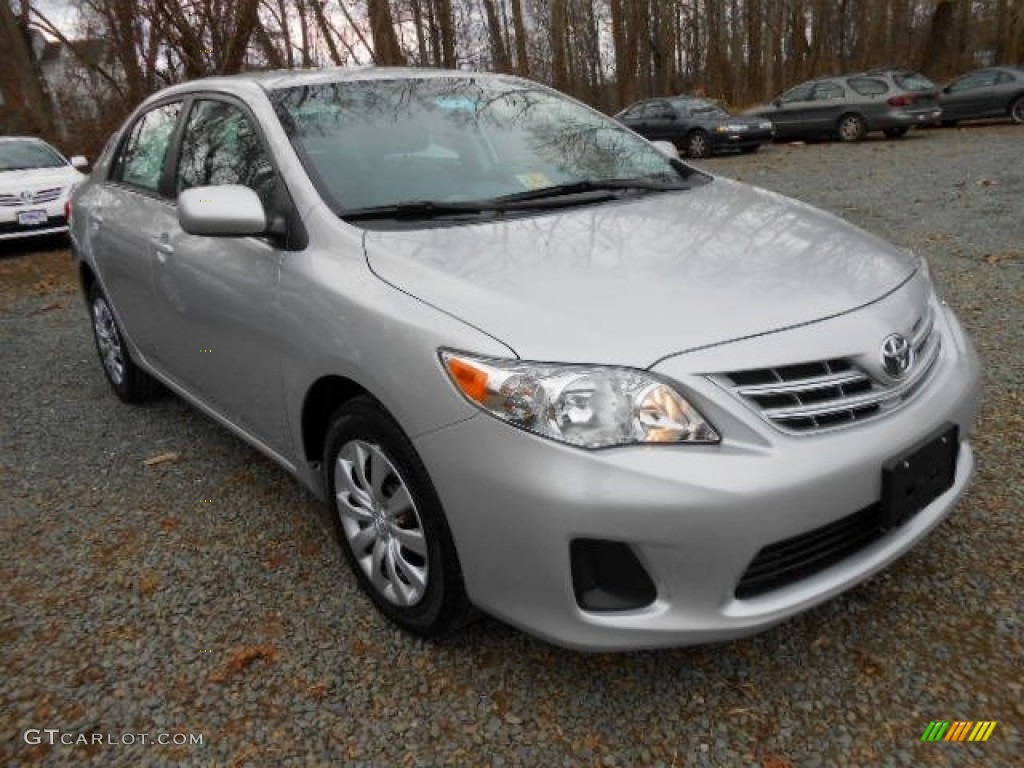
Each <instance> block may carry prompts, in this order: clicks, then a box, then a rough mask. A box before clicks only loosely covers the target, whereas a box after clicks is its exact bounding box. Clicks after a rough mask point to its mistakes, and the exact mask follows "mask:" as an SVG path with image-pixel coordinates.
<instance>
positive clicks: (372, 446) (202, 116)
mask: <svg viewBox="0 0 1024 768" xmlns="http://www.w3.org/2000/svg"><path fill="white" fill-rule="evenodd" d="M72 206H73V207H72V210H71V213H72V217H71V229H72V246H73V252H74V254H75V259H76V268H77V269H78V270H79V275H80V278H81V283H82V287H83V289H84V290H83V292H84V294H85V296H86V297H87V302H88V307H89V317H90V319H91V323H92V327H93V333H94V337H95V342H96V348H97V351H98V353H99V359H100V362H101V364H102V367H103V370H104V372H105V374H106V377H107V379H108V380H109V382H110V385H111V387H112V389H113V390H114V392H115V393H116V394H117V395H118V396H119V397H120V398H121V399H123V400H125V401H129V402H137V401H139V400H141V399H143V398H144V397H145V396H146V395H147V394H149V393H151V391H152V387H153V384H154V381H160V382H162V383H163V384H164V385H166V386H167V387H169V388H170V389H172V390H173V391H174V392H176V393H178V394H179V395H181V396H182V397H184V398H185V399H186V400H188V401H189V402H191V403H193V404H194V405H196V406H197V407H198V408H199V409H201V410H202V411H203V412H204V413H206V414H208V415H210V416H212V417H214V418H216V419H217V420H218V421H220V422H221V423H222V424H223V425H225V426H226V427H228V428H230V429H232V430H233V431H234V432H235V433H236V434H238V435H239V436H240V437H242V438H243V439H245V440H247V441H248V442H249V443H250V444H251V445H253V446H254V447H256V448H257V449H259V450H261V451H263V452H264V453H265V454H266V455H268V456H270V457H271V458H273V459H274V460H276V461H277V462H279V463H280V464H281V465H282V466H283V467H285V468H287V470H288V471H290V472H292V473H294V474H295V475H296V476H297V477H298V478H299V479H300V480H301V482H302V483H303V484H304V485H306V486H307V487H308V488H309V489H310V490H312V491H313V492H314V493H316V494H318V495H319V496H320V497H321V498H322V499H324V500H325V502H326V503H327V504H328V505H329V508H330V512H331V515H332V517H333V518H334V522H335V526H336V531H337V534H338V539H339V542H340V545H341V547H342V549H343V551H344V553H345V557H346V559H347V560H348V563H349V564H350V566H351V568H352V571H353V573H354V574H355V578H356V579H357V580H358V583H359V584H360V586H361V587H362V589H363V590H365V592H366V594H367V595H368V596H369V598H370V599H371V600H372V601H373V602H374V604H375V605H376V606H377V607H378V608H379V609H380V611H381V612H382V613H383V614H384V615H386V616H387V617H389V618H390V619H391V620H392V621H394V622H395V623H397V624H398V625H400V626H402V627H404V628H405V629H406V630H408V631H410V632H413V633H415V634H418V635H421V636H435V635H438V634H440V633H444V632H447V631H449V630H451V629H453V628H455V627H458V626H459V625H460V624H461V623H462V622H463V621H464V620H465V619H467V618H468V617H469V616H471V611H470V608H471V606H476V607H477V608H480V609H482V610H484V611H486V612H488V613H491V614H494V615H495V616H497V617H499V618H501V619H503V620H505V621H507V622H509V623H511V624H514V625H516V626H519V627H522V628H523V629H526V630H528V631H530V632H533V633H535V634H537V635H540V636H541V637H544V638H547V639H549V640H552V641H555V642H558V643H561V644H564V645H568V646H571V647H576V648H586V649H594V650H598V649H603V650H611V649H625V648H639V647H647V646H665V645H670V646H671V645H679V644H686V643H700V642H710V641H714V640H723V639H727V638H732V637H737V636H740V635H746V634H750V633H752V632H756V631H759V630H763V629H766V628H768V627H770V626H772V625H774V624H777V623H778V622H780V621H782V620H783V619H785V618H787V617H790V616H793V615H796V614H798V613H800V612H802V611H806V610H808V609H810V608H811V607H813V606H815V605H817V604H819V603H822V602H824V601H825V600H828V599H830V598H832V597H834V596H835V595H837V594H839V593H840V592H842V591H844V590H846V589H849V588H851V587H852V586H854V585H855V584H858V583H859V582H862V581H863V580H865V579H867V578H869V577H870V576H871V575H872V574H875V573H877V572H878V571H880V570H881V569H883V568H885V567H886V566H888V565H889V564H891V563H892V562H893V561H894V560H896V559H897V558H898V557H899V556H900V555H902V554H903V553H905V552H907V551H908V550H909V549H910V548H911V547H913V546H914V545H915V544H917V543H918V542H919V541H920V540H921V539H922V538H923V537H924V536H925V535H926V534H927V533H928V532H929V531H931V530H932V529H933V528H935V527H936V526H937V525H939V524H940V523H941V521H942V520H943V519H944V518H945V517H946V516H947V515H948V514H949V513H950V512H951V511H952V510H953V507H954V505H955V504H956V501H957V499H958V498H959V497H960V494H961V493H963V491H964V489H965V488H966V487H967V483H968V481H969V478H970V476H971V473H972V470H973V466H974V459H973V453H972V451H971V447H970V445H969V437H970V433H971V429H972V426H973V424H974V420H975V415H976V413H977V410H978V402H979V381H980V368H979V363H978V358H977V356H976V354H975V352H974V349H973V347H972V345H971V342H970V340H969V339H968V338H967V336H966V334H965V333H964V331H963V329H962V328H961V326H960V323H959V322H958V321H957V319H956V317H955V315H954V313H953V311H952V309H951V308H950V307H949V306H948V305H947V304H946V303H945V302H943V301H942V300H941V299H939V297H938V296H937V295H936V293H935V289H934V286H933V283H932V279H931V277H930V274H929V270H928V265H927V262H926V260H925V259H924V258H923V257H921V256H917V255H914V254H911V253H910V252H908V251H906V250H905V249H902V248H897V247H896V246H894V245H890V244H888V243H886V242H885V241H884V240H882V239H880V238H878V237H875V236H873V235H871V234H868V233H866V232H863V231H861V230H859V229H857V228H856V227H854V226H853V225H851V224H849V223H847V222H845V221H843V220H841V219H839V218H837V217H835V216H831V215H829V214H827V213H824V212H822V211H818V210H815V209H814V208H812V207H810V206H807V205H804V204H801V203H797V202H794V201H791V200H787V199H786V198H784V197H782V196H781V195H778V194H774V193H769V192H765V191H763V190H758V189H755V188H753V187H749V186H747V185H745V184H741V183H739V182H735V181H731V180H729V179H724V178H715V177H713V176H711V175H709V174H706V173H703V172H701V171H699V170H697V169H695V168H693V167H691V166H689V165H687V164H685V163H683V162H681V161H680V160H678V159H676V158H669V157H667V156H666V155H664V154H662V153H661V152H660V151H658V149H657V148H656V147H654V146H652V145H651V143H650V142H648V141H645V140H643V139H641V138H640V137H639V136H637V135H636V134H634V133H633V132H632V131H629V130H627V129H625V128H624V127H623V126H622V125H621V124H619V123H617V122H615V121H614V120H612V119H610V118H608V117H605V116H603V115H601V114H599V113H597V112H595V111H594V110H591V109H589V108H587V107H585V106H583V105H581V104H579V103H578V102H576V101H574V100H572V99H569V98H567V97H565V96H563V95H561V94H559V93H558V92H556V91H554V90H552V89H550V88H547V87H545V86H543V85H539V84H536V83H531V82H529V81H526V80H522V79H519V78H513V77H508V76H504V75H489V74H479V73H468V72H443V71H433V70H410V69H389V68H372V69H351V70H313V71H296V72H260V73H248V74H244V75H237V76H233V77H221V78H211V79H206V80H199V81H196V82H192V83H184V84H179V85H176V86H173V87H171V88H169V89H167V90H164V91H162V92H160V93H157V94H155V95H153V96H152V97H150V98H149V99H147V100H146V101H145V102H144V103H143V104H142V105H141V106H140V107H139V108H138V109H137V110H136V112H135V114H133V115H132V116H131V117H130V118H129V119H128V120H127V122H126V123H125V125H124V127H123V128H122V129H121V130H120V131H119V132H118V133H117V135H116V136H115V137H114V138H113V140H112V141H110V142H109V144H108V149H107V150H105V151H104V153H103V156H102V157H101V158H100V160H99V161H98V162H97V164H96V168H95V170H94V171H93V174H92V176H91V178H90V179H89V180H88V181H87V182H85V183H84V184H83V185H82V186H81V187H79V189H78V190H77V191H76V192H75V196H74V198H73V201H72ZM112 413H113V412H112ZM238 491H239V492H241V493H244V492H245V489H244V488H242V487H240V488H239V489H238ZM343 642H344V639H343V638H339V643H343Z"/></svg>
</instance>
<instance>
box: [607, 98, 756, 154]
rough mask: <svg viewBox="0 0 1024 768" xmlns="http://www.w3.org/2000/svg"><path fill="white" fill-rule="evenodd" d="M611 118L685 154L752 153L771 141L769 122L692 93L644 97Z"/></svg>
mask: <svg viewBox="0 0 1024 768" xmlns="http://www.w3.org/2000/svg"><path fill="white" fill-rule="evenodd" d="M615 119H616V120H618V121H619V122H621V123H622V124H623V125H626V126H628V127H629V128H632V129H633V130H634V131H636V132H637V133H639V134H640V135H641V136H644V137H645V138H648V139H650V140H651V141H670V142H672V143H673V144H675V145H676V146H677V147H679V149H680V151H681V152H682V153H683V154H685V155H687V156H689V157H707V156H708V155H710V154H711V153H712V152H715V151H719V150H723V149H738V150H740V151H741V152H756V151H757V150H758V149H760V147H761V145H762V144H764V143H765V142H766V141H771V138H772V124H771V121H769V120H765V119H763V118H759V119H751V118H749V117H738V116H736V115H733V114H730V113H729V112H728V111H727V110H726V109H725V108H724V107H722V105H721V104H718V103H717V102H714V101H710V100H708V99H701V98H696V97H693V96H676V97H674V98H667V99H646V100H644V101H638V102H636V103H635V104H631V105H630V106H628V107H626V108H625V109H624V110H622V111H621V112H619V113H618V114H617V115H615Z"/></svg>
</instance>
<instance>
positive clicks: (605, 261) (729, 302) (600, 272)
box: [365, 179, 914, 368]
mask: <svg viewBox="0 0 1024 768" xmlns="http://www.w3.org/2000/svg"><path fill="white" fill-rule="evenodd" d="M365 248H366V255H367V259H368V261H369V264H370V268H371V269H372V270H373V271H374V272H375V273H376V274H377V275H378V276H379V277H380V278H382V279H383V280H385V281H387V282H388V283H390V284H392V285H394V286H395V287H397V288H399V289H401V290H402V291H405V292H406V293H409V294H412V295H413V296H416V297H418V298H420V299H421V300H423V301H425V302H428V303H429V304H432V305H433V306H435V307H437V308H439V309H441V310H442V311H445V312H447V313H449V314H451V315H454V316H456V317H458V318H460V319H462V320H463V321H465V322H467V323H470V324H472V325H474V326H476V327H477V328H479V329H481V330H482V331H484V332H486V333H488V334H490V335H492V336H494V337H496V338H497V339H499V340H501V341H502V342H504V343H505V344H507V345H508V346H509V347H511V348H512V349H513V350H514V351H515V352H516V354H518V355H519V356H520V357H521V358H523V359H530V360H546V361H559V362H592V363H608V364H616V365H628V366H634V367H640V368H645V367H648V366H650V365H652V364H654V363H655V362H656V361H657V360H659V359H660V358H662V357H664V356H666V355H671V354H676V353H680V352H685V351H688V350H693V349H696V348H700V347H706V346H709V345H713V344H720V343H723V342H727V341H730V340H734V339H739V338H745V337H749V336H753V335H757V334H763V333H768V332H771V331H775V330H779V329H783V328H787V327H790V326H795V325H801V324H805V323H809V322H813V321H815V320H820V319H823V318H826V317H831V316H834V315H837V314H841V313H844V312H848V311H850V310H853V309H856V308H857V307H860V306H863V305H865V304H868V303H870V302H873V301H875V300H877V299H878V298H880V297H882V296H884V295H886V294H887V293H889V292H891V291H892V290H894V289H895V288H896V287H898V286H899V285H901V284H902V283H903V282H905V281H906V280H907V278H908V277H909V276H910V275H911V274H912V273H913V271H914V265H913V261H912V259H911V258H910V256H909V255H907V254H905V253H904V252H902V251H900V250H898V249H896V248H895V247H894V246H892V245H890V244H888V243H886V242H884V241H883V240H880V239H879V238H876V237H874V236H872V235H870V234H868V233H866V232H863V231H861V230H859V229H857V228H856V227H853V226H852V225H850V224H847V223H845V222H844V221H842V220H841V219H838V218H836V217H835V216H832V215H830V214H827V213H825V212H823V211H819V210H817V209H814V208H811V207H810V206H806V205H803V204H801V203H798V202H796V201H794V200H790V199H788V198H785V197H783V196H781V195H778V194H775V193H772V192H767V191H764V190H759V189H755V188H753V187H748V186H746V185H744V184H740V183H738V182H733V181H728V180H725V179H716V180H715V181H714V182H712V183H710V184H705V185H703V186H699V187H696V188H694V189H692V190H689V191H685V192H673V193H666V194H656V195H650V196H647V197H643V198H640V199H633V200H629V201H619V202H613V203H605V204H596V205H590V206H585V207H580V208H573V209H570V210H568V211H559V212H552V213H547V214H543V215H537V216H531V217H526V218H517V219H512V220H508V221H503V222H489V223H479V224H469V225H462V224H460V225H456V226H448V227H437V228H428V229H417V230H403V231H394V230H389V231H382V230H369V231H367V233H366V237H365ZM470 351H471V350H470Z"/></svg>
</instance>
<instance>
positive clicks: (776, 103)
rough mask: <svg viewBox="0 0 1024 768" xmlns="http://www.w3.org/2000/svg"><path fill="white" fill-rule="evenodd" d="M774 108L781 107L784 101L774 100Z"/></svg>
mask: <svg viewBox="0 0 1024 768" xmlns="http://www.w3.org/2000/svg"><path fill="white" fill-rule="evenodd" d="M772 106H773V107H781V106H782V99H772Z"/></svg>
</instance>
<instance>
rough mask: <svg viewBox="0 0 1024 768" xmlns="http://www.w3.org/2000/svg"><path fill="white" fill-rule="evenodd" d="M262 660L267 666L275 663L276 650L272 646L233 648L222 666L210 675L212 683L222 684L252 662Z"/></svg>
mask: <svg viewBox="0 0 1024 768" xmlns="http://www.w3.org/2000/svg"><path fill="white" fill-rule="evenodd" d="M257 659H263V660H264V661H266V662H267V663H268V664H273V663H274V662H275V661H277V649H276V648H275V647H274V646H272V645H242V646H239V647H238V648H235V649H234V650H233V651H232V652H231V655H230V656H229V657H228V660H227V661H226V662H224V665H223V666H222V667H221V668H220V669H218V670H216V671H215V672H213V673H211V674H210V680H211V682H214V683H223V682H224V681H226V680H227V679H228V678H229V677H234V676H235V675H238V674H240V673H242V672H244V671H245V670H246V669H248V668H249V667H250V666H251V665H252V663H253V662H254V661H256V660H257Z"/></svg>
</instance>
